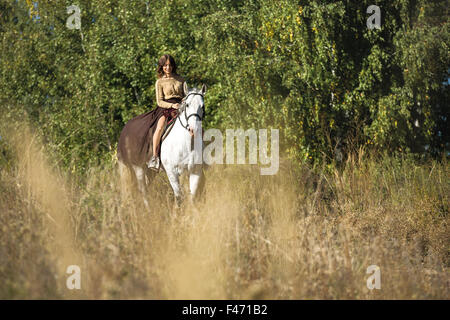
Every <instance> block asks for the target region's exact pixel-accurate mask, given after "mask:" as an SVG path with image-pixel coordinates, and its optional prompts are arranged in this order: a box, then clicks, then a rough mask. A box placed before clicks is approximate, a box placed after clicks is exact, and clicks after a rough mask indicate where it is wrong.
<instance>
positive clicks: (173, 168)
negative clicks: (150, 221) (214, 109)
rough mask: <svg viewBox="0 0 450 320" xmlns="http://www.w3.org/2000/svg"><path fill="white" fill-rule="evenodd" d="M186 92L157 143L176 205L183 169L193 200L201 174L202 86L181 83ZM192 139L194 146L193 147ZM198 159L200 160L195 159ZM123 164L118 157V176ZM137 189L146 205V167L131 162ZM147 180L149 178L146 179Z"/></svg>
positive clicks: (179, 201) (178, 200) (178, 202)
mask: <svg viewBox="0 0 450 320" xmlns="http://www.w3.org/2000/svg"><path fill="white" fill-rule="evenodd" d="M184 92H186V93H187V94H186V96H185V97H184V99H183V100H182V102H181V107H180V109H179V110H178V112H179V115H178V117H177V119H176V120H174V121H175V124H174V125H173V127H172V129H171V131H170V132H169V134H168V135H167V137H166V138H165V139H164V140H163V141H162V143H161V152H160V153H161V163H162V166H163V168H164V170H165V171H166V174H167V177H168V178H169V182H170V185H171V187H172V189H173V192H174V194H175V200H176V204H177V206H179V205H180V203H181V200H182V196H183V195H182V191H181V187H180V176H181V175H182V174H183V173H185V172H187V173H188V174H189V187H190V198H191V200H192V201H193V200H194V199H195V196H196V194H197V191H198V187H199V184H200V182H201V178H202V172H203V171H202V161H201V159H202V152H203V139H202V120H203V116H204V113H205V112H204V110H205V107H204V94H205V92H206V86H205V85H203V86H202V88H201V89H200V90H199V89H196V88H193V89H189V88H188V86H187V84H186V82H185V83H184ZM194 141H195V144H196V145H195V148H194V147H193V145H194V143H193V142H194ZM199 159H200V160H199ZM125 167H126V166H125V165H124V164H123V163H121V162H120V161H119V173H120V175H121V177H122V176H123V173H124V171H125ZM131 168H132V170H131V171H132V173H134V175H135V177H136V180H137V183H138V188H139V191H140V192H141V193H142V195H143V198H144V204H145V206H146V207H147V208H148V207H149V205H148V201H147V199H146V191H147V180H146V178H148V177H149V175H148V173H149V170H150V169H148V168H147V167H146V166H144V167H141V166H136V165H133V166H131ZM148 182H150V181H148Z"/></svg>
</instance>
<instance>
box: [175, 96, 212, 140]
mask: <svg viewBox="0 0 450 320" xmlns="http://www.w3.org/2000/svg"><path fill="white" fill-rule="evenodd" d="M191 95H197V96H202V98H204V96H203V94H201V93H197V92H191V93H189V94H188V95H187V96H186V97H184V98H183V100H182V102H181V104H182V106H181V108H180V110H179V114H180V113H184V119H185V120H186V125H184V124H183V122H181V118H180V117H179V116H178V117H177V118H178V120H179V121H180V124H181V126H182V127H183V128H185V129H186V130H188V131H189V122H188V120H189V118H190V117H197V118H198V119H199V120H200V121H202V120H203V118H202V117H201V116H200V115H199V114H198V113H193V114H190V115H189V117H188V116H186V109H187V108H188V107H189V105H188V104H187V103H186V100H187V98H188V97H189V96H191ZM202 113H203V116H204V115H205V106H204V105H203V106H202Z"/></svg>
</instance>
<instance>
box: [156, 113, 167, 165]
mask: <svg viewBox="0 0 450 320" xmlns="http://www.w3.org/2000/svg"><path fill="white" fill-rule="evenodd" d="M165 122H166V117H165V116H164V115H163V116H161V118H159V120H158V124H157V125H156V130H155V133H154V134H153V156H154V157H156V156H157V155H158V153H157V152H158V146H159V140H160V139H161V134H162V129H163V126H164V123H165Z"/></svg>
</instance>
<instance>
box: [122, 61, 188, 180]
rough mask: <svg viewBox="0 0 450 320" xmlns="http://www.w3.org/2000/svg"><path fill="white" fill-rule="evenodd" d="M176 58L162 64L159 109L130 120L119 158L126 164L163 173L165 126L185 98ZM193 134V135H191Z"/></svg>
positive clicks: (159, 71)
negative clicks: (145, 167)
mask: <svg viewBox="0 0 450 320" xmlns="http://www.w3.org/2000/svg"><path fill="white" fill-rule="evenodd" d="M176 71H177V65H176V63H175V60H174V58H173V57H172V56H170V55H168V54H165V55H163V56H162V57H161V58H160V59H159V61H158V67H157V70H156V72H157V76H158V80H157V81H156V85H155V87H156V103H157V107H156V109H154V110H152V111H149V112H147V113H144V114H142V115H140V116H137V117H135V118H133V119H132V120H130V121H129V122H128V123H127V124H126V125H125V127H124V129H123V131H122V134H121V135H120V138H119V144H118V150H117V156H118V158H119V160H121V161H122V162H123V163H128V164H133V165H137V166H143V165H144V164H146V165H147V166H148V167H149V168H151V169H152V170H155V171H159V167H160V140H161V134H162V130H163V128H164V125H165V124H166V123H167V122H169V121H171V120H172V119H173V118H174V117H176V115H177V109H178V108H180V106H181V105H180V102H181V101H182V99H183V98H184V97H185V95H186V93H185V92H184V89H183V87H184V86H183V85H184V79H183V78H182V77H181V76H179V75H178V74H177V72H176ZM191 134H192V133H191Z"/></svg>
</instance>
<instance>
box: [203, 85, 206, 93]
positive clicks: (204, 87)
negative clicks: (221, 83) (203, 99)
mask: <svg viewBox="0 0 450 320" xmlns="http://www.w3.org/2000/svg"><path fill="white" fill-rule="evenodd" d="M205 92H206V85H205V84H203V85H202V94H205Z"/></svg>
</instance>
